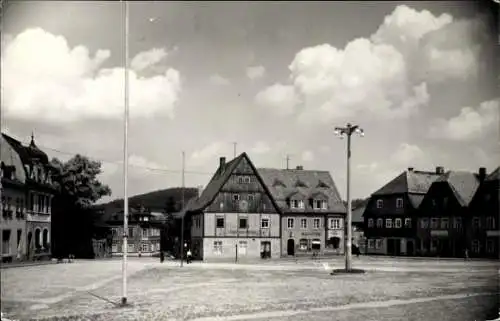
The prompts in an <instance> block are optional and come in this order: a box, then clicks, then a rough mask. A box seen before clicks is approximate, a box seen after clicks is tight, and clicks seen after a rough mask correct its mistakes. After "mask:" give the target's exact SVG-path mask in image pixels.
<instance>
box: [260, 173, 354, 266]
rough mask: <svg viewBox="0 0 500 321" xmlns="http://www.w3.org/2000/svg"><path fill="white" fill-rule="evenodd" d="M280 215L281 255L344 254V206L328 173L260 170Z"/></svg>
mask: <svg viewBox="0 0 500 321" xmlns="http://www.w3.org/2000/svg"><path fill="white" fill-rule="evenodd" d="M258 172H259V174H260V175H261V176H262V179H263V181H264V183H265V184H266V186H267V187H268V189H269V190H270V192H271V195H272V197H273V198H274V200H275V201H276V203H277V204H278V206H279V209H280V212H281V255H282V256H287V255H289V256H296V255H311V254H312V253H313V252H316V253H319V254H324V253H325V252H336V253H342V252H343V244H344V242H343V241H344V224H343V222H344V218H345V212H346V209H345V206H344V204H343V203H342V199H341V198H340V195H339V192H338V190H337V187H336V186H335V183H334V181H333V179H332V177H331V175H330V173H329V172H327V171H318V170H305V169H303V167H302V166H297V168H295V169H273V168H259V169H258Z"/></svg>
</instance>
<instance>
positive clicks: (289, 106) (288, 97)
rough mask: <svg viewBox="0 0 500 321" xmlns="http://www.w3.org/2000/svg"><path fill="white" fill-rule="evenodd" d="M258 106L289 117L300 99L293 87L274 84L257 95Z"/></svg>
mask: <svg viewBox="0 0 500 321" xmlns="http://www.w3.org/2000/svg"><path fill="white" fill-rule="evenodd" d="M255 101H256V102H257V104H259V105H261V106H264V107H268V108H270V109H271V111H272V112H274V113H277V114H280V115H289V114H291V113H293V112H294V106H295V105H296V104H297V102H298V99H297V95H296V94H295V89H294V87H293V86H286V85H283V84H279V83H278V84H274V85H272V86H270V87H268V88H266V89H264V90H262V91H261V92H259V93H258V94H257V96H256V97H255Z"/></svg>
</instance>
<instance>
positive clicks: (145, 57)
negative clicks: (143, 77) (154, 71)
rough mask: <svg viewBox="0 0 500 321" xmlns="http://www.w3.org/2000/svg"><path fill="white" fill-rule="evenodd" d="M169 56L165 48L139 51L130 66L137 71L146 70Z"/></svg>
mask: <svg viewBox="0 0 500 321" xmlns="http://www.w3.org/2000/svg"><path fill="white" fill-rule="evenodd" d="M166 57H167V51H166V50H165V48H153V49H151V50H148V51H143V52H140V53H138V54H137V55H136V56H135V57H134V58H133V59H132V61H131V62H130V67H131V68H132V69H133V70H135V71H141V70H144V69H146V68H148V67H150V66H153V65H155V64H157V63H159V62H160V61H162V60H163V59H165V58H166Z"/></svg>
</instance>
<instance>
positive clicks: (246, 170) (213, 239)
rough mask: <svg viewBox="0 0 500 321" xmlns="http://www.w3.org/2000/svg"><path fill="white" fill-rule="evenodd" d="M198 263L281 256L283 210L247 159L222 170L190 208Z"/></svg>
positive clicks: (240, 158) (222, 164)
mask: <svg viewBox="0 0 500 321" xmlns="http://www.w3.org/2000/svg"><path fill="white" fill-rule="evenodd" d="M186 215H187V216H188V219H187V220H186V221H187V222H190V223H188V224H189V225H190V233H189V234H190V240H191V241H190V243H191V244H189V245H188V246H189V247H190V248H191V251H192V253H193V258H194V259H201V260H221V259H222V260H238V261H244V260H246V259H254V258H263V259H264V258H271V257H279V255H280V215H279V208H278V206H277V205H276V203H275V201H274V200H273V198H272V197H271V194H270V192H269V190H268V188H267V187H266V185H265V184H264V182H263V180H262V178H261V176H260V175H259V172H257V170H256V169H255V167H254V165H253V164H252V162H251V161H250V159H249V157H248V156H247V154H246V153H242V154H241V155H239V156H238V157H236V158H234V159H233V160H231V161H230V162H227V163H226V159H225V157H221V158H220V162H219V167H218V169H217V171H216V173H215V174H214V176H213V177H212V179H211V180H210V182H209V183H208V185H207V186H206V188H205V189H204V190H203V192H202V193H201V195H200V197H198V198H195V199H192V200H191V201H190V202H189V203H188V204H187V206H186Z"/></svg>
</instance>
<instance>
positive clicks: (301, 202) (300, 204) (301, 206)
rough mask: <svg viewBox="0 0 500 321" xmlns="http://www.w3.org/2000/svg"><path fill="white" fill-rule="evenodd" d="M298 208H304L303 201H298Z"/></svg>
mask: <svg viewBox="0 0 500 321" xmlns="http://www.w3.org/2000/svg"><path fill="white" fill-rule="evenodd" d="M299 208H304V201H303V200H299Z"/></svg>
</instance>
